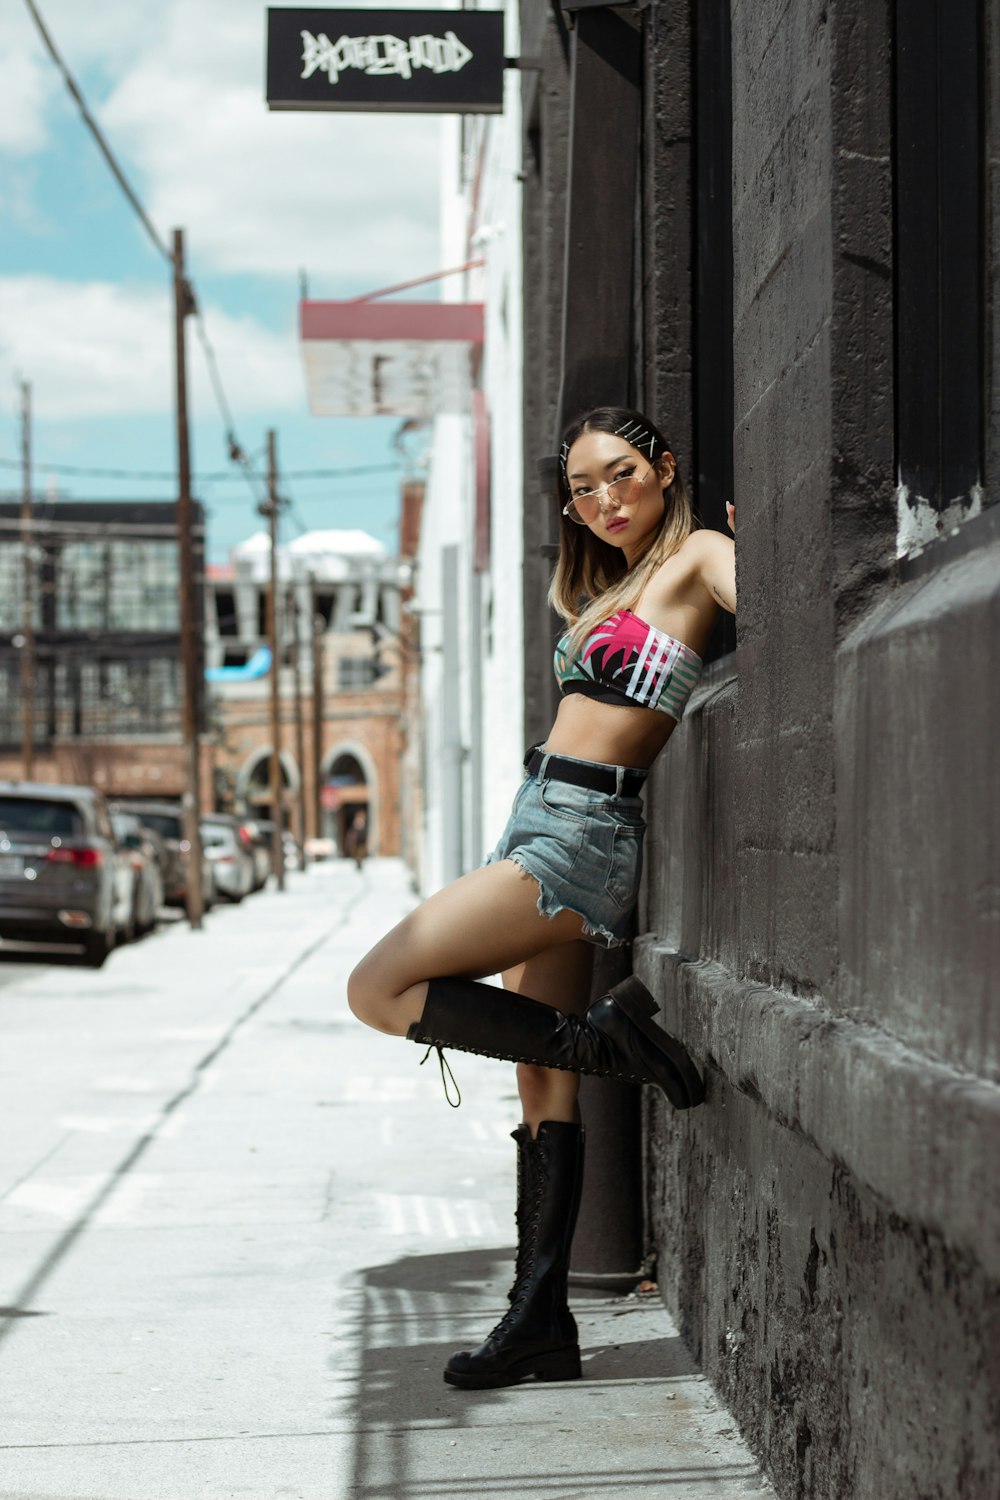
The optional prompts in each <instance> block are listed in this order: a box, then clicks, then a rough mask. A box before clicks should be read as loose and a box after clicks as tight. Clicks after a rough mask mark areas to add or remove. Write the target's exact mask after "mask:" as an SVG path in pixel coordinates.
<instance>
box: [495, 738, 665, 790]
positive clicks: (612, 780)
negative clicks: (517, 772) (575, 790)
mask: <svg viewBox="0 0 1000 1500" xmlns="http://www.w3.org/2000/svg"><path fill="white" fill-rule="evenodd" d="M544 759H545V751H544V750H542V749H541V748H540V747H539V746H538V745H532V747H531V749H530V750H529V751H528V753H527V754H526V755H525V757H524V765H525V769H526V770H527V772H528V774H529V775H531V776H537V774H538V772H539V770H540V769H541V765H542V761H543V760H544ZM545 774H546V776H551V777H552V779H553V781H568V782H569V784H570V786H585V787H587V788H589V790H590V791H592V792H608V793H610V794H611V795H613V796H614V795H617V796H621V797H638V795H639V793H640V792H641V791H642V784H643V782H644V781H645V780H646V772H645V771H638V770H635V769H633V768H631V767H627V768H626V769H625V770H624V771H623V773H622V784H621V791H620V792H619V790H618V769H617V767H615V766H598V765H594V764H593V762H591V761H586V762H585V761H579V760H566V759H565V758H564V757H563V756H561V755H550V756H549V758H548V764H547V765H546V767H545Z"/></svg>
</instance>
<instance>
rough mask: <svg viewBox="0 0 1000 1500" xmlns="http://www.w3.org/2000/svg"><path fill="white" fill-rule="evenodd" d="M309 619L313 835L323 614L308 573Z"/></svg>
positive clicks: (319, 819) (319, 804)
mask: <svg viewBox="0 0 1000 1500" xmlns="http://www.w3.org/2000/svg"><path fill="white" fill-rule="evenodd" d="M309 618H310V620H311V621H312V770H313V819H314V820H315V824H316V837H317V838H319V837H320V836H321V834H322V832H323V787H322V775H321V768H322V764H323V626H324V620H323V616H322V615H321V614H320V612H319V606H318V605H317V602H316V579H315V577H314V576H313V574H311V573H310V575H309Z"/></svg>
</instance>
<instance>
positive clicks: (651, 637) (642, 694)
mask: <svg viewBox="0 0 1000 1500" xmlns="http://www.w3.org/2000/svg"><path fill="white" fill-rule="evenodd" d="M568 647H569V634H566V635H564V636H563V638H562V640H561V641H560V642H559V644H558V646H557V647H556V654H555V661H554V666H555V673H556V681H557V682H558V684H559V691H560V692H561V693H563V694H566V693H583V694H584V695H585V696H586V697H588V698H596V699H597V700H598V701H599V702H601V703H638V704H641V705H642V707H643V708H655V709H659V711H660V712H661V713H664V714H669V715H670V717H671V718H672V719H680V717H681V715H682V714H683V712H684V706H685V704H686V703H687V701H688V699H689V698H690V696H691V694H692V692H693V691H694V688H695V684H696V683H697V681H698V678H699V677H700V676H701V671H702V660H701V657H700V656H698V655H697V654H696V653H695V652H694V651H692V650H691V647H690V646H685V644H684V642H683V641H678V640H675V639H674V637H673V636H672V635H667V634H666V632H665V631H663V630H657V629H656V627H655V626H654V625H647V624H646V622H645V620H640V619H639V617H638V615H634V614H633V613H632V611H631V610H630V609H620V610H619V611H618V613H617V614H614V615H612V616H611V618H610V619H609V620H605V621H604V622H603V624H601V625H598V626H597V627H596V629H595V630H592V631H591V633H590V635H588V636H587V638H586V640H585V641H584V642H583V645H582V647H581V648H580V652H579V655H577V656H575V657H572V658H571V657H570V656H569V655H568V654H567V651H568Z"/></svg>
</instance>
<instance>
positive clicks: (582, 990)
mask: <svg viewBox="0 0 1000 1500" xmlns="http://www.w3.org/2000/svg"><path fill="white" fill-rule="evenodd" d="M593 954H594V950H593V947H592V945H591V944H590V943H585V942H575V943H563V944H562V946H561V947H559V948H549V949H548V950H547V951H546V952H545V953H539V954H537V955H536V956H535V957H534V958H529V959H527V960H526V962H525V963H523V964H517V965H515V967H514V968H512V969H508V970H507V971H506V973H505V974H504V975H503V983H504V989H508V990H516V991H517V993H518V994H520V995H528V996H530V998H531V999H532V1000H541V1001H543V1002H544V1003H545V1004H546V1005H554V1006H555V1007H556V1009H557V1010H562V1011H569V1012H572V1013H573V1014H575V1015H582V1014H583V1012H584V1011H585V1010H586V1009H587V1005H588V1003H589V1000H590V976H591V969H592V967H593ZM517 1089H518V1093H519V1094H520V1096H521V1118H522V1120H523V1121H524V1123H525V1124H526V1125H528V1126H529V1127H530V1129H531V1134H532V1136H536V1135H537V1134H538V1127H539V1125H540V1124H541V1123H542V1121H543V1120H567V1121H569V1122H570V1124H578V1123H579V1120H580V1109H579V1105H578V1104H577V1095H578V1094H579V1092H580V1077H579V1074H578V1073H566V1072H563V1071H562V1070H561V1069H559V1068H541V1067H538V1066H536V1065H535V1064H534V1063H518V1064H517Z"/></svg>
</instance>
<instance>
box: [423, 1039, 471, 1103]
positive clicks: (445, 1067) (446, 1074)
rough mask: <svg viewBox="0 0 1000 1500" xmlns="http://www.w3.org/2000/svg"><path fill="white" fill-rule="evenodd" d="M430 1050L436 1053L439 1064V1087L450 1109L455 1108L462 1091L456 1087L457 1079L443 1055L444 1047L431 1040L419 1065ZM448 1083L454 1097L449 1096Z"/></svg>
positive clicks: (426, 1057) (460, 1099)
mask: <svg viewBox="0 0 1000 1500" xmlns="http://www.w3.org/2000/svg"><path fill="white" fill-rule="evenodd" d="M432 1052H436V1053H437V1055H438V1062H439V1063H440V1064H441V1087H442V1088H443V1089H444V1097H445V1098H446V1099H447V1101H448V1103H449V1104H450V1105H451V1107H452V1109H457V1108H458V1106H459V1105H460V1104H461V1102H462V1093H461V1090H460V1089H459V1087H458V1080H457V1078H456V1077H455V1075H454V1073H453V1072H452V1070H451V1063H450V1062H449V1061H448V1059H447V1058H446V1057H445V1055H444V1048H443V1047H440V1046H438V1044H437V1043H436V1042H431V1044H430V1046H429V1047H428V1048H427V1051H426V1052H425V1053H424V1055H423V1057H422V1058H421V1059H420V1066H421V1067H423V1065H424V1063H425V1062H426V1061H427V1059H428V1058H429V1057H430V1055H431V1053H432ZM449 1085H450V1087H451V1088H452V1089H454V1091H455V1097H454V1099H453V1098H452V1097H451V1094H450V1092H449Z"/></svg>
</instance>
